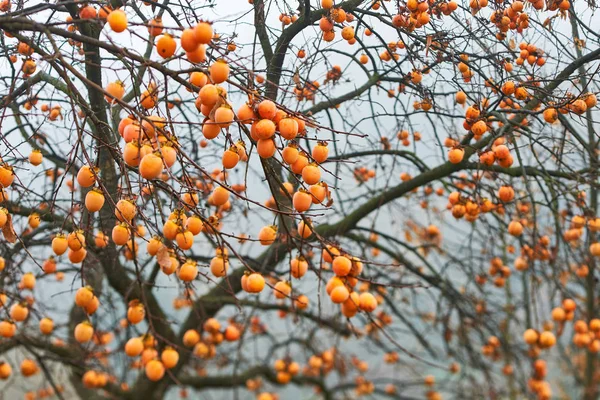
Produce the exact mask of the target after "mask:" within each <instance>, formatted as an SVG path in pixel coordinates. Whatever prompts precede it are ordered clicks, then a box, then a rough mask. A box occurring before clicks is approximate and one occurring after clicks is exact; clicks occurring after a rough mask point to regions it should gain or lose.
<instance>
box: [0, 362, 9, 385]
mask: <svg viewBox="0 0 600 400" xmlns="http://www.w3.org/2000/svg"><path fill="white" fill-rule="evenodd" d="M11 374H12V367H11V366H10V364H9V363H7V362H4V361H1V362H0V379H2V380H6V379H8V378H9V377H10V376H11Z"/></svg>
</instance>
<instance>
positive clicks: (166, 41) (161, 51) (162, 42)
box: [156, 33, 177, 58]
mask: <svg viewBox="0 0 600 400" xmlns="http://www.w3.org/2000/svg"><path fill="white" fill-rule="evenodd" d="M175 50H177V43H175V39H173V37H172V36H171V35H169V34H168V33H166V34H164V35H162V36H161V37H160V38H158V40H157V41H156V51H157V52H158V55H159V56H161V57H162V58H170V57H173V55H174V54H175Z"/></svg>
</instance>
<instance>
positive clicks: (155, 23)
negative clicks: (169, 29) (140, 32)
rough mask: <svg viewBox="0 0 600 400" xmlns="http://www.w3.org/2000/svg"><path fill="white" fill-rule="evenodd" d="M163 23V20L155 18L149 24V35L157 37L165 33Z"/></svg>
mask: <svg viewBox="0 0 600 400" xmlns="http://www.w3.org/2000/svg"><path fill="white" fill-rule="evenodd" d="M163 29H164V28H163V23H162V19H161V18H158V17H157V18H153V19H151V20H150V21H149V22H148V33H149V34H150V36H153V37H156V36H158V35H160V34H161V33H162V32H163Z"/></svg>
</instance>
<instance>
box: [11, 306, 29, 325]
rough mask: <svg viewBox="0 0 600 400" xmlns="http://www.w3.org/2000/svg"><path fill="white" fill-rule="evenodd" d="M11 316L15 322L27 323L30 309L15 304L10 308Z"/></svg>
mask: <svg viewBox="0 0 600 400" xmlns="http://www.w3.org/2000/svg"><path fill="white" fill-rule="evenodd" d="M9 315H10V317H11V318H12V319H13V320H15V321H17V322H21V321H25V319H26V318H27V316H28V315H29V309H28V308H27V307H26V306H24V305H21V304H19V303H15V304H13V305H12V306H11V307H10V312H9Z"/></svg>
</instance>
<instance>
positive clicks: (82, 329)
mask: <svg viewBox="0 0 600 400" xmlns="http://www.w3.org/2000/svg"><path fill="white" fill-rule="evenodd" d="M93 336H94V327H93V326H92V324H90V323H89V322H88V321H85V322H81V323H79V324H77V326H76V327H75V332H74V337H75V340H77V341H78V342H79V343H86V342H89V341H90V340H92V337H93Z"/></svg>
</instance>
